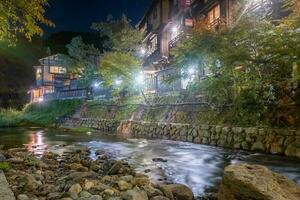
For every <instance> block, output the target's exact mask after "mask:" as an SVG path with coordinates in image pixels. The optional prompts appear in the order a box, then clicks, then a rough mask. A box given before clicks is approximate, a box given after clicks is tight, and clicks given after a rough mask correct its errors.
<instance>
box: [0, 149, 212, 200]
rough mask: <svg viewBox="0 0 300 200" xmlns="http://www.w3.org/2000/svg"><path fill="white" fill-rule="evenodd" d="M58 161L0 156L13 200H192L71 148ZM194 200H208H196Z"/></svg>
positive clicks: (20, 154)
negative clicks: (13, 195) (14, 198)
mask: <svg viewBox="0 0 300 200" xmlns="http://www.w3.org/2000/svg"><path fill="white" fill-rule="evenodd" d="M66 149H68V151H65V152H64V153H63V154H61V155H58V154H55V153H52V152H46V153H45V154H44V155H43V156H42V157H41V158H36V157H35V156H33V155H31V154H30V153H28V152H27V151H26V149H25V148H14V149H9V150H6V151H1V153H0V159H1V160H0V162H1V163H2V169H4V171H5V175H6V178H7V180H8V182H9V184H10V187H11V189H12V191H13V193H14V194H15V196H16V197H17V199H19V200H57V199H61V200H75V199H76V200H77V199H78V200H102V199H104V200H119V199H120V200H121V199H124V200H148V199H150V200H172V199H177V200H192V199H194V195H193V193H192V191H191V189H189V188H188V187H187V186H185V185H180V184H154V183H151V182H150V179H149V177H148V176H147V175H145V174H139V173H136V172H135V170H134V169H133V168H132V167H131V166H130V165H129V164H128V163H126V162H123V161H116V160H113V159H112V158H110V157H109V156H108V155H107V154H106V153H105V151H103V150H99V151H97V152H96V155H97V158H96V159H95V160H92V159H91V158H90V150H89V149H88V148H84V147H80V146H71V147H69V148H66ZM197 199H211V198H210V197H198V198H197Z"/></svg>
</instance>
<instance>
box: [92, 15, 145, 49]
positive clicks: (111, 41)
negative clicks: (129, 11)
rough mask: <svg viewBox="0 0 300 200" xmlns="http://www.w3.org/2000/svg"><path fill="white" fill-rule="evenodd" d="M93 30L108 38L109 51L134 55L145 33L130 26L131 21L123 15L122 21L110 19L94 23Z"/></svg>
mask: <svg viewBox="0 0 300 200" xmlns="http://www.w3.org/2000/svg"><path fill="white" fill-rule="evenodd" d="M92 29H94V30H96V31H99V33H100V35H101V36H102V37H107V38H108V40H106V43H105V44H106V47H107V48H108V50H113V51H123V52H128V53H132V54H134V53H135V52H136V51H137V50H138V49H139V48H140V47H141V41H142V40H143V33H142V32H141V31H140V30H139V29H137V28H135V27H133V26H132V25H131V24H130V20H129V19H128V18H127V17H126V15H123V17H122V19H120V20H113V18H112V17H108V19H107V21H106V22H100V23H93V24H92Z"/></svg>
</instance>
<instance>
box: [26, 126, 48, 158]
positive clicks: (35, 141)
mask: <svg viewBox="0 0 300 200" xmlns="http://www.w3.org/2000/svg"><path fill="white" fill-rule="evenodd" d="M44 140H45V138H44V131H43V130H42V131H37V132H33V133H30V134H28V144H27V145H26V146H27V149H28V151H29V152H31V153H33V154H34V155H36V156H42V155H43V154H44V152H45V151H46V150H47V147H48V145H47V143H45V142H44Z"/></svg>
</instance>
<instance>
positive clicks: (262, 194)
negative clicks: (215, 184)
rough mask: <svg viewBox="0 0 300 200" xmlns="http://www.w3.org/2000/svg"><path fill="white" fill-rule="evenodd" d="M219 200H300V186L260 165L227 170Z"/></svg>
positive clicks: (238, 166) (241, 166) (233, 166)
mask: <svg viewBox="0 0 300 200" xmlns="http://www.w3.org/2000/svg"><path fill="white" fill-rule="evenodd" d="M218 197H219V200H243V199H252V200H299V199H300V186H298V185H297V184H296V183H294V182H293V181H290V180H288V179H287V178H286V177H285V176H283V175H280V174H277V173H274V172H272V171H270V170H269V169H268V168H266V167H264V166H260V165H249V164H241V165H230V166H228V167H226V168H225V171H224V176H223V180H222V184H221V188H220V191H219V194H218Z"/></svg>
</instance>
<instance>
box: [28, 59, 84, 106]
mask: <svg viewBox="0 0 300 200" xmlns="http://www.w3.org/2000/svg"><path fill="white" fill-rule="evenodd" d="M39 64H40V65H38V66H35V67H34V68H35V78H36V83H35V86H34V87H33V88H32V89H31V90H30V94H31V102H40V101H44V100H52V99H64V98H84V97H86V95H87V94H86V89H84V88H79V86H78V79H77V78H76V77H75V76H73V75H71V74H70V73H68V67H67V66H66V64H65V63H64V61H63V55H61V54H56V55H52V56H48V57H45V58H42V59H40V60H39Z"/></svg>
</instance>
